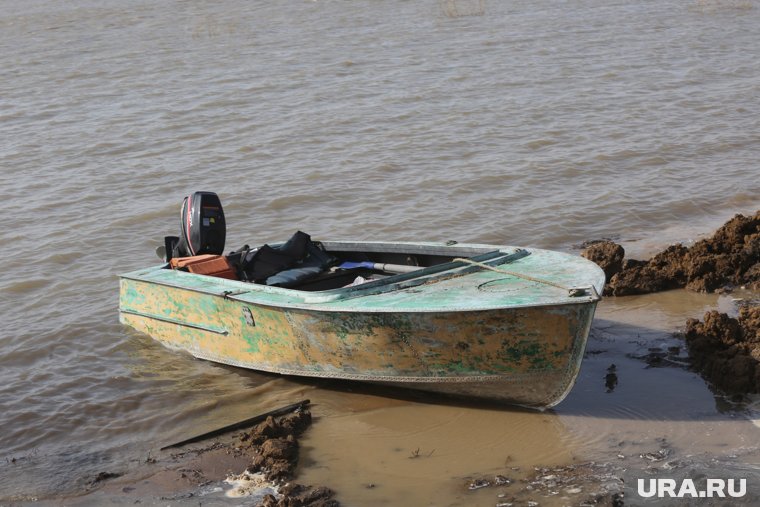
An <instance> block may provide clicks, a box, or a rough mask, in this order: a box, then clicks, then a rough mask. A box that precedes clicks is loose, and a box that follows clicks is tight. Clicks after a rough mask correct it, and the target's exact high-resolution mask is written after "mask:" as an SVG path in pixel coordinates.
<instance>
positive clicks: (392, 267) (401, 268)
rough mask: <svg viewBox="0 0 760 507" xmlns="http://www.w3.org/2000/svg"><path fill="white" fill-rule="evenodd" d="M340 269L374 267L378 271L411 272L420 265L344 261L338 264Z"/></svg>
mask: <svg viewBox="0 0 760 507" xmlns="http://www.w3.org/2000/svg"><path fill="white" fill-rule="evenodd" d="M338 268H340V269H360V268H365V269H375V270H378V271H385V272H387V273H397V274H401V273H411V272H412V271H417V270H418V269H422V268H420V266H407V265H405V264H384V263H380V262H368V261H364V262H344V263H343V264H341V265H340V266H338Z"/></svg>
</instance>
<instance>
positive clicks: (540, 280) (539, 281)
mask: <svg viewBox="0 0 760 507" xmlns="http://www.w3.org/2000/svg"><path fill="white" fill-rule="evenodd" d="M454 262H464V263H465V264H471V265H473V266H477V267H479V268H483V269H488V270H491V271H496V272H497V273H501V274H503V275H510V276H515V277H517V278H522V279H524V280H529V281H531V282H536V283H542V284H544V285H551V286H552V287H556V288H558V289H562V290H566V291H568V292H572V291H573V290H576V289H575V288H571V287H565V286H564V285H560V284H558V283H554V282H550V281H549V280H542V279H540V278H535V277H532V276H529V275H525V274H523V273H515V272H514V271H507V270H506V269H499V268H496V267H493V266H489V265H488V264H483V263H482V262H477V261H474V260H472V259H465V258H463V257H458V258H456V259H454Z"/></svg>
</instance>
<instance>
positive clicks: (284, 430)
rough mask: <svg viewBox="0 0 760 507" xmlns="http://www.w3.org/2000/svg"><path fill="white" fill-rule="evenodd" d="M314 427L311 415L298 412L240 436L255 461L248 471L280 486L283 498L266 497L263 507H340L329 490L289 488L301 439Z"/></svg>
mask: <svg viewBox="0 0 760 507" xmlns="http://www.w3.org/2000/svg"><path fill="white" fill-rule="evenodd" d="M310 425H311V412H309V411H308V410H298V411H296V412H293V413H291V414H287V415H284V416H282V417H278V418H275V417H271V416H269V417H267V418H266V420H265V421H263V422H261V423H259V424H258V425H256V426H254V427H253V428H252V429H251V430H250V431H248V432H245V433H243V434H242V435H241V436H240V441H241V444H242V446H243V447H245V448H247V449H249V450H250V451H252V453H253V455H254V458H253V462H252V463H251V465H250V466H249V467H248V470H249V471H251V472H260V473H262V474H264V476H265V477H266V479H267V480H268V481H270V482H272V483H275V484H280V487H279V498H275V497H274V496H273V495H266V496H265V497H264V498H263V500H262V501H261V503H260V504H259V505H260V506H262V507H306V506H310V507H337V506H338V505H339V504H338V502H337V501H336V500H333V498H332V497H333V495H334V493H333V491H332V490H330V489H328V488H325V487H312V486H303V485H301V484H287V483H286V481H288V480H289V479H291V478H292V477H293V472H294V471H295V469H296V466H297V465H298V450H299V446H298V437H299V436H300V435H301V434H302V433H303V432H304V431H305V430H306V429H307V428H308V427H309V426H310Z"/></svg>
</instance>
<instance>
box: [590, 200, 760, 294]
mask: <svg viewBox="0 0 760 507" xmlns="http://www.w3.org/2000/svg"><path fill="white" fill-rule="evenodd" d="M581 255H583V256H584V257H585V258H587V259H589V260H591V261H593V262H595V263H597V264H598V265H599V266H600V267H601V268H602V269H603V270H604V273H605V275H606V276H607V283H606V285H605V289H604V295H605V296H629V295H635V294H648V293H651V292H659V291H664V290H670V289H679V288H686V289H688V290H692V291H697V292H716V291H720V290H724V289H727V290H730V289H731V288H732V287H736V286H746V287H747V288H749V289H751V290H760V211H757V212H756V213H755V215H754V216H749V217H746V216H744V215H740V214H738V215H736V216H734V217H733V218H732V219H731V220H729V221H728V222H726V223H725V224H724V225H723V226H722V227H720V228H719V229H718V230H717V231H716V232H715V234H714V235H713V236H712V237H711V238H707V239H703V240H700V241H697V242H696V243H694V245H693V246H691V247H686V246H684V245H671V246H669V247H668V248H666V249H665V250H663V251H662V252H660V253H658V254H657V255H655V256H654V257H652V258H651V259H649V260H647V261H642V260H635V259H625V250H624V249H623V247H622V246H620V245H619V244H617V243H615V242H613V241H610V240H602V241H596V242H592V243H590V244H589V245H588V246H586V247H585V249H584V250H583V252H582V254H581Z"/></svg>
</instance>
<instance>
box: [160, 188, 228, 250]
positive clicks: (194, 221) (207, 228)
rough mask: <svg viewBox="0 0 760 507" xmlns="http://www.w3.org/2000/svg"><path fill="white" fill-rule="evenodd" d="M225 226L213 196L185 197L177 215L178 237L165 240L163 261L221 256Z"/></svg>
mask: <svg viewBox="0 0 760 507" xmlns="http://www.w3.org/2000/svg"><path fill="white" fill-rule="evenodd" d="M226 235H227V225H226V223H225V220H224V210H223V209H222V202H221V201H220V200H219V196H217V195H216V194H215V193H214V192H195V193H193V194H192V195H189V196H187V197H185V200H184V201H183V202H182V212H181V214H180V235H179V237H176V236H168V237H166V238H165V243H166V253H167V259H166V260H167V261H169V260H171V259H172V258H174V257H190V256H193V255H202V254H213V255H222V253H223V252H224V241H225V239H226Z"/></svg>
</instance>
